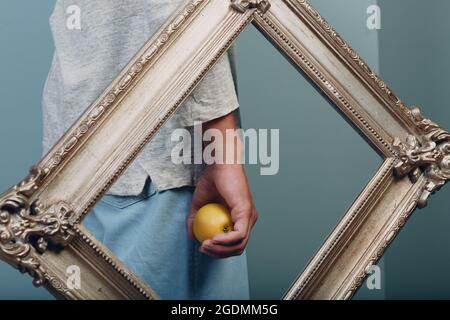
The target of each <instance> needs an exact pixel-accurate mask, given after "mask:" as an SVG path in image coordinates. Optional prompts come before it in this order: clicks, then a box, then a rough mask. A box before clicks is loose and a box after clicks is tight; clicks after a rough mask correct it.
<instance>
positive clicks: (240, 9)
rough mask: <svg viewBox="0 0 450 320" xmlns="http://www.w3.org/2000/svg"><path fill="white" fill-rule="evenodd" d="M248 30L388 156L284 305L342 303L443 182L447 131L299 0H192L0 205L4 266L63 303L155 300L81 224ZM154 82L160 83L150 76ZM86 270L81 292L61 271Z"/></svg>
mask: <svg viewBox="0 0 450 320" xmlns="http://www.w3.org/2000/svg"><path fill="white" fill-rule="evenodd" d="M250 23H253V24H254V25H255V26H256V27H257V28H258V29H259V30H260V31H261V32H262V33H263V34H264V35H265V36H266V38H267V39H268V40H269V41H271V42H272V43H273V44H274V45H275V46H276V47H277V48H278V50H280V51H281V52H282V53H283V54H284V55H285V56H286V57H287V58H288V59H289V60H290V61H291V62H292V64H293V65H294V66H296V67H297V68H298V69H299V70H301V71H302V72H303V73H304V74H305V75H306V76H307V77H309V78H310V79H311V81H312V82H313V83H314V84H315V85H316V86H317V87H318V88H319V89H320V90H321V91H322V92H323V93H324V94H325V95H327V96H328V97H329V99H331V101H333V102H334V104H335V106H336V108H337V109H338V110H339V111H340V112H341V114H342V115H343V116H344V117H345V118H346V119H347V120H348V121H349V122H350V123H351V124H352V125H353V126H354V127H355V129H356V130H357V131H358V132H359V133H360V134H361V135H363V136H364V137H365V138H366V140H367V141H368V142H369V143H370V144H371V145H372V146H373V147H374V148H375V149H376V150H377V151H378V152H379V153H380V154H381V155H382V156H383V157H384V162H383V164H382V165H381V167H380V168H379V170H378V172H377V173H376V174H375V176H374V177H373V178H372V180H371V181H370V182H369V184H368V185H367V186H366V187H365V188H364V190H363V191H362V192H361V193H360V194H359V196H358V197H357V199H356V200H355V201H354V203H353V204H352V206H351V207H350V209H349V210H348V211H347V213H346V214H345V216H344V217H343V218H342V219H341V221H340V222H339V223H338V225H337V226H336V228H335V229H334V230H333V231H332V233H331V234H330V236H329V237H328V239H327V240H326V241H325V243H324V244H323V246H322V247H321V248H320V249H319V251H318V252H317V254H316V255H315V256H314V257H313V258H312V260H311V261H310V263H309V265H308V266H307V267H306V269H305V270H304V271H303V273H302V274H300V276H299V277H298V278H297V280H296V281H295V282H294V283H293V284H292V286H291V287H290V288H289V289H288V291H287V292H286V294H285V296H284V297H283V299H350V298H351V297H352V296H353V294H354V293H355V292H356V290H357V289H358V288H359V286H361V284H362V282H363V280H364V279H365V277H366V276H367V275H368V273H369V272H370V269H371V266H372V265H373V264H375V263H376V262H377V261H378V259H379V258H380V257H381V256H382V255H383V253H384V251H385V249H386V248H387V246H388V245H389V243H390V242H391V241H392V240H393V239H394V238H395V236H396V235H397V233H398V232H399V231H400V229H401V228H402V226H403V225H404V224H405V222H406V220H407V219H408V217H409V216H410V215H411V214H412V212H413V211H414V210H415V209H416V208H417V207H419V208H420V207H424V206H425V205H426V203H427V199H428V197H429V196H430V195H431V194H432V193H434V192H436V191H437V190H438V189H439V188H441V187H442V186H443V185H444V184H445V183H446V182H447V181H448V179H449V178H450V170H449V160H450V156H449V152H450V134H449V133H448V132H446V131H445V130H444V129H442V128H440V127H439V126H438V125H436V124H435V123H433V122H432V121H430V120H428V119H425V118H423V117H422V116H421V115H420V112H419V110H418V109H417V108H411V109H410V108H408V107H406V106H405V105H404V104H403V103H402V102H401V101H400V99H399V98H398V97H397V96H396V95H395V94H394V93H393V92H392V91H391V90H390V89H389V88H388V87H387V86H386V84H385V83H384V82H383V81H382V80H381V79H380V78H379V77H378V76H377V75H376V74H375V73H374V72H372V71H371V69H370V68H369V67H368V66H367V64H366V63H365V62H364V61H363V60H362V59H361V58H360V56H359V55H358V54H357V53H356V52H355V51H354V50H353V49H352V48H350V46H349V45H348V44H347V43H346V42H345V41H344V40H343V39H342V38H341V37H340V36H339V34H338V33H336V31H335V30H334V29H333V28H332V27H331V26H330V25H329V24H328V23H327V22H326V21H325V20H324V19H323V18H322V17H321V15H320V14H319V13H318V12H317V11H316V10H315V9H314V8H312V7H311V6H310V5H309V4H308V3H307V2H306V1H305V0H232V1H231V2H230V1H223V0H189V1H187V3H186V5H185V6H184V7H183V8H182V9H180V10H179V11H178V12H177V13H175V14H174V16H173V17H172V18H171V19H169V21H168V22H167V23H166V24H165V25H164V26H163V27H162V28H161V29H160V31H159V32H157V33H156V34H155V35H154V37H152V39H150V40H149V42H148V43H147V44H146V45H145V46H144V47H143V48H142V49H141V50H140V51H139V52H138V54H137V55H136V56H135V58H133V59H132V60H131V61H130V63H129V64H128V65H127V67H125V68H124V70H123V71H122V72H121V73H120V74H119V76H118V77H117V78H116V80H114V81H113V83H112V84H111V85H110V86H109V87H108V88H107V89H106V90H105V92H104V93H103V94H102V95H101V96H100V97H99V98H98V99H97V100H96V101H95V102H94V103H93V104H92V106H90V107H89V108H88V109H87V110H86V112H85V113H84V114H83V115H82V116H81V117H80V118H79V119H78V120H77V121H76V122H75V124H74V125H73V126H72V127H71V128H70V129H69V130H68V132H67V133H66V134H65V135H64V136H63V137H62V138H61V140H60V141H59V142H58V143H57V144H56V145H55V146H54V147H53V149H52V150H51V151H50V152H49V153H48V154H47V155H46V156H45V157H44V158H43V159H42V160H41V161H40V162H39V164H37V165H36V166H34V167H33V168H32V169H31V171H30V174H29V175H28V176H27V177H26V178H25V179H24V180H23V181H21V182H19V183H18V184H17V185H16V186H14V187H12V188H11V189H10V190H8V191H6V192H5V193H4V194H2V195H1V197H0V258H1V259H2V260H5V261H6V262H8V263H9V264H11V265H12V266H13V267H15V268H17V269H19V270H20V271H22V272H27V273H29V274H30V275H31V276H32V277H33V279H34V283H35V284H36V285H42V286H45V287H46V288H47V289H48V290H49V291H50V292H51V293H53V294H54V295H55V296H56V297H58V298H64V299H157V298H158V296H157V294H156V293H154V292H153V291H152V290H151V289H150V288H148V287H147V286H146V285H145V284H143V283H142V282H141V281H140V280H139V279H138V278H137V277H136V276H134V275H133V274H132V273H131V272H130V271H128V270H127V269H126V267H125V266H124V265H123V264H122V263H120V262H119V261H118V260H117V259H116V258H115V257H114V256H113V254H112V253H111V252H109V251H108V249H107V248H105V247H104V246H102V245H101V244H100V243H99V242H98V241H97V240H95V239H94V238H93V237H92V236H91V235H90V234H89V233H88V232H87V230H85V229H84V228H83V227H82V226H81V225H80V221H81V220H82V219H83V217H84V216H85V215H86V214H87V213H88V212H89V211H90V209H91V208H92V207H93V206H94V205H95V203H96V202H97V201H98V200H99V199H100V197H101V196H102V195H103V194H104V193H105V192H106V191H107V190H108V188H109V187H110V186H111V185H112V183H113V182H114V181H115V180H116V179H117V178H118V177H119V176H120V174H121V173H122V172H123V171H124V170H125V169H126V168H127V166H128V165H129V164H130V163H131V161H132V160H133V159H134V158H135V157H136V155H137V154H138V152H139V151H140V150H141V149H142V147H143V146H144V145H145V143H147V142H148V141H149V140H150V139H151V138H152V136H153V135H154V134H155V132H157V130H158V128H160V127H161V126H162V125H163V124H164V122H165V121H166V120H167V119H168V118H169V117H170V115H171V114H172V113H173V112H174V111H175V110H176V109H177V107H178V106H180V105H181V104H182V102H183V101H184V99H185V98H186V97H187V96H188V95H189V94H190V93H191V92H192V90H193V89H194V88H195V86H196V85H197V84H198V83H199V81H201V79H202V77H203V76H204V75H205V73H206V72H207V71H208V70H209V69H210V68H211V67H212V66H213V65H214V63H215V62H216V61H217V59H218V58H219V57H220V56H221V55H222V54H223V53H224V52H225V51H226V50H227V49H228V47H229V46H230V45H231V44H232V43H233V41H234V40H235V39H236V37H237V36H238V35H239V34H240V33H241V32H242V30H244V29H245V27H246V26H247V25H248V24H250ZM156 79H157V81H156ZM71 265H78V266H80V268H81V269H82V270H83V280H82V281H83V285H82V286H81V289H73V288H69V287H68V286H67V284H66V268H67V267H68V266H71Z"/></svg>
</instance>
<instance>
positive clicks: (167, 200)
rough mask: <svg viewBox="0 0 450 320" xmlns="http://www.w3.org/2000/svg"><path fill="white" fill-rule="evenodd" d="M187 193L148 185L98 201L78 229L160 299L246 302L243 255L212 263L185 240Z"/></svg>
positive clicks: (190, 190)
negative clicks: (139, 190)
mask: <svg viewBox="0 0 450 320" xmlns="http://www.w3.org/2000/svg"><path fill="white" fill-rule="evenodd" d="M193 191H194V189H193V188H192V187H182V188H177V189H172V190H167V191H162V192H156V190H155V188H154V186H153V184H151V183H150V180H148V182H147V184H146V188H145V189H144V191H143V192H142V193H141V194H140V195H138V196H114V195H106V196H104V197H103V199H102V200H101V201H100V202H99V203H98V204H97V205H96V206H95V207H94V209H93V210H92V211H91V213H90V214H89V215H88V216H87V217H86V219H85V220H84V221H83V224H84V226H85V227H87V229H88V230H89V231H90V232H91V233H92V234H93V235H94V236H95V237H96V238H97V239H98V240H99V241H100V242H102V243H103V244H104V245H105V246H106V247H108V248H109V249H110V250H111V251H112V252H113V253H114V254H115V255H116V256H117V257H118V258H119V259H120V260H121V261H122V262H124V263H125V265H126V266H127V267H128V268H129V269H130V270H131V271H133V272H134V273H135V274H136V275H137V276H138V277H139V278H140V279H141V280H143V281H144V282H146V283H147V284H148V285H149V286H150V287H151V288H152V289H153V290H155V292H156V293H157V294H158V295H159V296H160V297H161V298H162V299H183V300H184V299H198V300H203V299H205V300H211V299H249V285H248V273H247V258H246V253H244V254H243V255H241V256H239V257H232V258H227V259H220V260H215V259H212V258H209V257H208V256H206V255H204V254H202V253H200V252H199V251H198V249H199V243H198V242H197V241H190V240H189V239H188V236H187V230H186V217H187V214H188V212H189V208H190V205H191V201H192V194H193Z"/></svg>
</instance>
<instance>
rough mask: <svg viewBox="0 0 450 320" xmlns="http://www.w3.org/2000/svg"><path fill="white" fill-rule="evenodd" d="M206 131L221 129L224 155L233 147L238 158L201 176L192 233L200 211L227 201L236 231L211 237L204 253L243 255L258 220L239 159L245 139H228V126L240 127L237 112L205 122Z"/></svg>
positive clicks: (189, 223)
mask: <svg viewBox="0 0 450 320" xmlns="http://www.w3.org/2000/svg"><path fill="white" fill-rule="evenodd" d="M203 127H204V130H208V129H217V130H220V131H221V133H222V137H224V141H223V145H224V155H225V154H226V150H230V148H231V149H232V150H233V151H234V154H235V155H236V156H235V159H234V160H235V161H233V163H232V164H227V163H226V162H224V164H217V163H215V164H211V165H209V166H208V167H207V168H206V169H205V171H204V172H203V174H202V176H201V177H200V179H199V181H198V183H197V187H196V189H195V192H194V196H193V200H192V207H191V210H190V212H189V216H188V219H187V226H188V234H189V238H190V239H191V240H193V239H194V234H193V221H194V217H195V214H196V213H197V211H198V210H199V209H200V208H201V207H202V206H203V205H205V204H207V203H211V202H218V203H223V204H225V205H226V206H228V208H229V209H230V212H231V217H232V219H233V223H234V230H233V231H232V232H230V233H227V234H221V235H218V236H216V237H214V238H213V239H211V240H205V241H203V242H202V245H201V247H200V252H202V253H205V254H207V255H209V256H211V257H213V258H217V259H220V258H226V257H231V256H236V255H241V254H242V253H243V251H244V249H245V247H246V246H247V242H248V240H249V237H250V232H251V229H252V228H253V225H254V224H255V223H256V220H257V219H258V213H257V212H256V208H255V205H254V203H253V199H252V195H251V193H250V189H249V186H248V181H247V177H246V176H245V170H244V166H243V165H242V164H240V162H238V161H236V160H237V159H238V157H240V155H241V154H242V151H243V150H242V146H243V144H242V141H241V140H240V139H239V138H238V139H229V140H230V141H228V140H227V139H226V130H227V129H234V130H236V129H237V124H236V120H235V117H234V115H233V113H230V114H228V115H225V116H223V117H221V118H218V119H215V120H212V121H209V122H207V123H205V124H204V125H203Z"/></svg>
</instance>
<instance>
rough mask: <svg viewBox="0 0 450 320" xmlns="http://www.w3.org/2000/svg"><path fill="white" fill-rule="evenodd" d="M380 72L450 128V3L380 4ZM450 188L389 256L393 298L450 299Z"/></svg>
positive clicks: (417, 216) (386, 0)
mask: <svg viewBox="0 0 450 320" xmlns="http://www.w3.org/2000/svg"><path fill="white" fill-rule="evenodd" d="M379 2H380V6H381V9H382V14H383V17H382V20H383V29H382V30H381V31H380V39H379V40H380V69H381V75H382V77H383V79H384V80H385V81H386V82H387V83H388V84H389V85H390V86H391V88H392V89H393V90H394V92H396V93H397V95H399V96H400V97H401V98H402V99H403V100H404V101H405V103H406V104H408V105H417V106H420V107H421V109H422V113H423V114H424V115H425V116H427V117H429V118H431V119H433V120H434V121H435V122H438V123H439V124H440V125H442V126H443V127H444V128H447V129H449V128H450V108H449V107H448V103H447V100H448V97H447V94H448V92H449V89H450V81H449V78H448V75H449V74H450V60H449V57H450V38H449V34H448V31H449V30H450V21H449V19H448V13H449V12H450V2H449V1H445V0H432V1H419V0H408V1H400V0H380V1H379ZM449 199H450V189H449V187H448V186H445V187H444V188H443V189H442V190H441V191H439V192H438V193H437V194H436V195H433V196H432V198H431V199H430V201H429V205H428V207H427V208H425V209H423V210H419V211H416V212H415V213H414V215H413V216H412V218H411V219H410V220H409V222H408V223H407V224H406V226H405V227H404V229H403V231H402V232H401V233H400V235H399V236H398V238H397V239H396V241H394V242H393V244H392V246H391V248H390V249H389V250H388V252H387V254H386V257H385V258H386V259H385V260H386V269H387V274H386V278H387V280H386V291H387V298H389V299H406V298H408V299H449V298H450V277H449V276H448V270H449V268H450V232H449V228H450V214H449V213H450V209H449V208H450V203H449Z"/></svg>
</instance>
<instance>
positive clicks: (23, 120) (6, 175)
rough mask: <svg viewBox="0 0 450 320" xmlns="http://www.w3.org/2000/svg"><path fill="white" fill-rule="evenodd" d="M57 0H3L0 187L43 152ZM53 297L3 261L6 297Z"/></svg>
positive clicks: (0, 291) (1, 285) (0, 273)
mask: <svg viewBox="0 0 450 320" xmlns="http://www.w3.org/2000/svg"><path fill="white" fill-rule="evenodd" d="M53 4H54V1H49V0H46V1H30V0H15V1H0V43H1V45H0V97H1V102H0V150H2V156H1V157H0V168H1V170H0V190H1V192H3V191H4V190H6V189H7V188H8V187H9V186H11V185H14V184H15V183H17V182H18V181H19V180H20V179H22V178H24V177H25V175H26V174H27V172H28V169H29V168H30V167H31V165H33V164H35V163H37V162H38V161H39V159H40V156H41V152H42V151H41V139H42V134H41V126H42V117H41V105H40V101H41V95H42V89H43V86H44V82H45V79H46V76H47V72H48V70H49V68H50V62H51V58H52V53H53V42H52V39H51V34H50V31H49V27H48V17H49V15H50V13H51V10H52V8H53ZM23 298H27V299H47V298H51V296H50V295H49V294H48V293H47V292H46V291H45V290H44V289H42V288H40V289H36V288H34V287H33V286H32V284H31V279H30V277H29V276H28V275H22V274H20V273H19V272H17V271H16V270H14V269H12V268H10V267H9V266H8V265H6V264H4V263H3V262H0V299H23Z"/></svg>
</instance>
